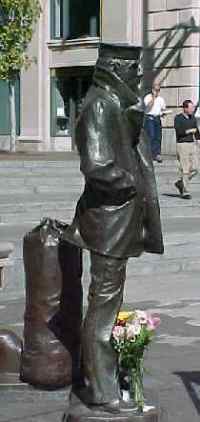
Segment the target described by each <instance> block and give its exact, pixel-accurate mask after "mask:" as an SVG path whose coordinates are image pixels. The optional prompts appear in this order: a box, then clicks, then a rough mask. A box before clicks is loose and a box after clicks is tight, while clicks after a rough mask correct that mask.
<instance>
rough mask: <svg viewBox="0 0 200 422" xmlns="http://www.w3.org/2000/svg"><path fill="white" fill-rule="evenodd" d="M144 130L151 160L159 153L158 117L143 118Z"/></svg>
mask: <svg viewBox="0 0 200 422" xmlns="http://www.w3.org/2000/svg"><path fill="white" fill-rule="evenodd" d="M144 129H145V131H146V133H147V136H148V138H149V140H150V143H151V152H152V158H153V159H154V158H156V157H157V155H160V153H161V140H162V125H161V119H160V117H159V116H158V117H154V116H148V115H146V116H145V121H144Z"/></svg>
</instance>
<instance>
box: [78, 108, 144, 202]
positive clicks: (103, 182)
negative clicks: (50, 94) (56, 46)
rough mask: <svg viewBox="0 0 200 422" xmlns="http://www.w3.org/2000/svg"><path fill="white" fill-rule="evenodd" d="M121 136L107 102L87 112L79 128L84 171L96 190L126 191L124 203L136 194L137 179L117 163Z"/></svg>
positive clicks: (117, 192)
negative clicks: (116, 148) (118, 144)
mask: <svg viewBox="0 0 200 422" xmlns="http://www.w3.org/2000/svg"><path fill="white" fill-rule="evenodd" d="M119 136H120V126H119V124H118V116H117V113H116V115H115V112H114V110H113V109H112V108H111V109H110V108H109V106H108V105H107V104H105V103H104V101H102V100H101V101H97V102H96V103H95V104H93V105H92V107H90V108H89V109H88V110H86V111H85V112H84V113H83V115H82V117H81V119H80V121H79V123H78V127H77V137H78V149H79V153H80V161H81V165H80V168H81V171H82V173H83V174H84V176H85V179H86V181H87V182H88V183H90V184H91V185H93V187H95V189H96V190H99V191H102V192H105V193H107V194H110V195H112V196H113V195H118V194H119V192H120V194H121V193H122V192H123V197H124V200H128V199H129V198H130V197H131V196H134V195H135V193H136V189H135V180H134V177H133V176H132V175H131V173H129V172H128V171H126V170H124V169H123V168H120V167H119V166H118V165H117V164H116V157H115V147H114V144H115V143H116V142H117V138H118V139H119Z"/></svg>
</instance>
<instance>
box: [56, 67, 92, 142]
mask: <svg viewBox="0 0 200 422" xmlns="http://www.w3.org/2000/svg"><path fill="white" fill-rule="evenodd" d="M92 74H93V67H85V68H79V67H78V68H75V67H74V68H69V69H66V68H60V69H57V70H52V75H51V136H52V137H55V136H61V137H63V136H64V137H65V136H70V137H72V138H73V131H74V127H75V122H76V118H77V117H78V114H79V113H80V111H81V106H82V104H83V100H84V98H85V95H86V93H87V91H88V89H89V87H90V85H91V82H92Z"/></svg>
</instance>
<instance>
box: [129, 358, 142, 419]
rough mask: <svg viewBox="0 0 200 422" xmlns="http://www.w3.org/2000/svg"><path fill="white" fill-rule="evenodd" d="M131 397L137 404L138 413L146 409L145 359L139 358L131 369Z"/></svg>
mask: <svg viewBox="0 0 200 422" xmlns="http://www.w3.org/2000/svg"><path fill="white" fill-rule="evenodd" d="M129 384H130V397H131V399H132V400H133V401H134V402H135V404H136V406H137V408H138V411H139V412H141V413H142V412H143V409H144V387H143V359H141V358H138V359H136V361H135V366H134V367H133V368H130V369H129Z"/></svg>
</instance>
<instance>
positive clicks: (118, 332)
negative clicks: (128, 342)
mask: <svg viewBox="0 0 200 422" xmlns="http://www.w3.org/2000/svg"><path fill="white" fill-rule="evenodd" d="M112 335H113V338H114V339H115V340H116V341H118V342H119V341H120V340H124V336H125V328H124V327H122V326H121V325H115V326H114V328H113V332H112Z"/></svg>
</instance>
